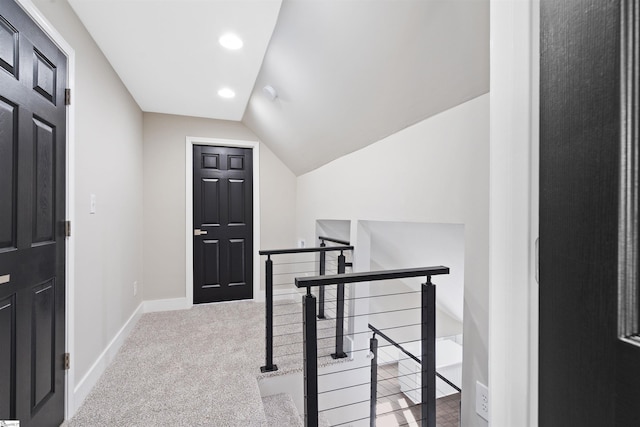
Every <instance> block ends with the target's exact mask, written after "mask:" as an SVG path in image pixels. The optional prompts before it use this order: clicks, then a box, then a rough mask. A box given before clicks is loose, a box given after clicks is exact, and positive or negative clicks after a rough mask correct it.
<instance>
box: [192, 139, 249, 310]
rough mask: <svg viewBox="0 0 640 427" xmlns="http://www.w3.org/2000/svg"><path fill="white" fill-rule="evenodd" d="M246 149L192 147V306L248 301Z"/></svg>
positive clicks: (247, 178)
mask: <svg viewBox="0 0 640 427" xmlns="http://www.w3.org/2000/svg"><path fill="white" fill-rule="evenodd" d="M251 154H252V153H251V149H244V148H230V147H211V146H194V147H193V156H194V157H193V202H194V207H193V224H194V228H196V229H197V230H201V231H202V233H204V234H202V235H195V236H194V239H193V250H194V257H193V259H194V266H193V268H194V274H193V276H194V292H193V295H194V303H196V304H197V303H206V302H217V301H229V300H236V299H247V298H252V297H253V281H252V278H253V262H252V256H253V177H252V174H253V159H252V157H251Z"/></svg>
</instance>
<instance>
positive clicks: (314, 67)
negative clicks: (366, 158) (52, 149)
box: [69, 0, 489, 175]
mask: <svg viewBox="0 0 640 427" xmlns="http://www.w3.org/2000/svg"><path fill="white" fill-rule="evenodd" d="M69 2H70V4H71V5H72V6H73V8H74V10H75V11H76V13H77V14H78V16H79V17H80V19H81V20H82V21H83V23H84V24H85V26H86V27H87V29H88V30H89V32H90V33H91V34H92V36H93V37H94V39H95V40H96V42H97V43H98V45H99V46H100V47H101V49H102V50H103V52H104V53H105V55H106V56H107V58H108V59H109V61H110V62H111V63H112V65H113V67H114V69H115V70H116V72H117V73H118V74H119V75H120V77H121V79H122V80H123V82H124V84H125V85H126V86H127V88H128V89H129V91H130V92H131V94H132V95H133V97H134V98H135V99H136V101H137V102H138V104H139V105H140V107H141V108H142V110H143V111H150V112H161V113H167V114H177V115H187V116H199V117H209V118H215V119H225V120H241V121H242V122H243V123H244V124H245V125H246V126H247V127H249V128H250V129H251V130H252V131H253V132H254V133H255V134H256V135H257V136H258V137H259V138H260V140H261V141H262V142H264V143H265V144H266V145H267V146H268V147H269V148H270V149H271V150H272V151H273V152H274V153H275V154H276V155H277V156H278V157H279V158H280V159H281V160H282V161H283V162H284V163H285V164H286V165H287V166H288V167H289V168H290V169H291V170H292V171H293V172H294V173H295V174H296V175H300V174H303V173H306V172H308V171H311V170H313V169H315V168H317V167H319V166H322V165H323V164H326V163H328V162H330V161H332V160H334V159H336V158H338V157H341V156H343V155H345V154H347V153H350V152H353V151H356V150H358V149H360V148H362V147H365V146H366V145H369V144H371V143H373V142H376V141H378V140H380V139H382V138H384V137H385V136H388V135H390V134H393V133H395V132H397V131H399V130H401V129H403V128H405V127H407V126H410V125H412V124H414V123H417V122H419V121H421V120H424V119H425V118H428V117H430V116H432V115H435V114H438V113H440V112H442V111H445V110H447V109H449V108H451V107H454V106H456V105H459V104H461V103H463V102H465V101H467V100H470V99H472V98H475V97H477V96H479V95H481V94H483V93H486V92H488V90H489V1H488V0H283V1H282V2H281V3H280V1H279V0H277V1H276V0H69ZM228 30H234V31H236V32H238V33H240V34H241V36H242V37H243V38H245V47H244V48H243V50H242V51H240V52H232V53H229V52H224V51H222V50H221V48H220V47H219V46H218V45H217V38H218V37H219V34H221V33H222V32H224V31H228ZM265 52H266V53H265ZM234 79H235V80H234ZM224 85H234V89H235V90H236V93H237V95H236V98H235V99H234V100H232V101H230V100H220V99H218V98H217V97H216V96H215V93H216V91H217V89H218V88H219V87H222V86H224ZM265 85H270V86H272V87H273V88H274V89H275V90H276V91H277V93H278V97H277V98H276V99H275V100H273V101H272V100H270V99H268V97H267V96H265V93H264V92H263V87H264V86H265ZM461 125H463V124H461Z"/></svg>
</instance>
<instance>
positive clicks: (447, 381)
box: [368, 323, 462, 393]
mask: <svg viewBox="0 0 640 427" xmlns="http://www.w3.org/2000/svg"><path fill="white" fill-rule="evenodd" d="M368 325H369V329H371V330H372V331H373V333H374V334H378V335H380V336H381V337H382V338H384V339H385V340H386V341H388V342H389V343H390V344H392V345H393V346H394V347H396V348H397V349H398V350H400V351H402V352H403V353H404V354H406V355H407V356H409V357H410V358H412V359H413V360H415V361H416V362H418V363H422V362H420V359H418V357H417V356H414V355H413V354H412V353H411V352H410V351H408V350H405V348H404V347H402V345H401V344H398V343H397V342H396V341H395V340H393V339H392V338H389V336H387V335H386V334H384V333H382V331H380V329H378V328H376V327H375V326H373V325H372V324H371V323H369V324H368ZM436 377H438V378H440V379H441V380H442V381H444V382H445V383H447V384H449V385H450V386H451V387H453V388H454V389H456V390H457V391H458V392H459V393H460V392H462V390H461V389H460V388H459V387H458V386H457V385H455V384H454V383H452V382H451V381H449V380H448V379H447V378H445V377H443V376H442V375H441V374H440V373H439V372H438V371H436Z"/></svg>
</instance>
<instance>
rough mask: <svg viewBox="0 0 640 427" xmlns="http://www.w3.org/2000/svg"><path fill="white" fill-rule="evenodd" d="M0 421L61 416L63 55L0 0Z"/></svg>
mask: <svg viewBox="0 0 640 427" xmlns="http://www.w3.org/2000/svg"><path fill="white" fill-rule="evenodd" d="M0 44H1V46H2V47H0V135H1V136H2V137H1V138H0V277H6V276H5V275H9V276H10V280H9V281H8V282H7V283H4V284H0V320H1V322H2V323H1V324H0V341H1V342H2V344H0V346H1V349H0V363H1V366H0V393H1V395H0V402H1V403H0V420H5V419H18V420H20V425H21V426H22V427H25V426H26V427H36V426H37V427H49V426H51V427H53V426H56V427H57V426H59V425H60V423H61V422H62V421H63V418H64V364H63V361H64V351H65V336H64V333H65V323H64V321H65V316H64V312H65V307H64V302H65V275H64V268H65V236H64V227H63V222H64V219H65V157H66V153H65V142H66V141H65V138H66V136H65V127H66V107H65V105H64V89H65V79H66V77H65V76H66V74H67V68H66V67H67V64H66V61H67V60H66V57H65V56H64V55H63V54H62V52H61V51H60V50H59V49H58V48H57V47H56V46H55V44H54V43H53V42H51V40H49V39H48V38H47V37H46V35H45V34H44V33H43V32H42V31H41V30H40V29H39V27H38V26H37V25H36V24H35V23H34V22H33V21H31V19H30V18H29V17H28V16H27V15H26V14H25V13H24V12H23V11H22V9H21V8H20V7H19V6H18V5H17V4H16V3H15V2H14V1H12V0H11V1H3V2H0Z"/></svg>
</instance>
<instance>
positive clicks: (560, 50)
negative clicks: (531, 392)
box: [539, 0, 640, 427]
mask: <svg viewBox="0 0 640 427" xmlns="http://www.w3.org/2000/svg"><path fill="white" fill-rule="evenodd" d="M632 3H633V2H631V1H629V2H627V1H613V0H609V1H601V0H590V1H589V0H581V1H575V0H543V1H542V2H541V39H540V49H541V57H540V246H539V250H540V258H539V259H540V329H539V336H540V346H539V351H540V358H539V424H540V426H541V427H547V426H558V427H561V426H562V427H564V426H581V427H596V426H597V427H601V426H618V427H628V426H636V425H640V412H638V410H637V404H638V396H640V363H639V361H640V346H638V345H632V344H629V343H627V342H625V341H624V340H623V339H621V335H620V333H619V331H620V330H619V319H620V317H621V316H622V315H623V314H624V309H623V308H622V306H621V305H620V304H619V296H620V295H621V292H620V288H619V284H620V279H621V277H622V275H623V274H622V272H623V271H624V270H626V269H630V268H631V269H636V270H637V264H638V259H637V254H638V253H637V252H635V253H634V254H633V257H632V258H631V259H628V260H626V261H624V262H622V263H621V262H620V256H619V251H620V250H621V244H620V243H621V241H622V239H626V238H627V237H630V240H634V241H637V238H638V236H637V230H638V228H637V224H638V217H637V212H636V213H635V216H633V217H630V218H629V223H633V226H632V227H627V228H626V229H625V227H621V225H623V224H621V222H620V218H621V216H620V215H621V209H620V206H621V203H620V202H621V195H622V194H623V192H625V191H627V189H626V188H625V187H624V185H625V184H624V180H621V177H622V176H623V175H624V174H623V173H622V172H623V171H624V170H625V166H624V163H625V162H627V160H628V158H629V156H628V155H627V154H625V155H623V153H622V152H621V147H622V146H623V135H622V134H621V129H623V128H624V127H625V126H626V124H627V122H629V123H631V122H633V123H635V125H633V126H634V129H633V131H632V132H631V134H632V136H631V139H632V141H631V145H632V147H633V150H632V157H636V160H635V162H636V163H637V153H638V151H637V150H638V148H637V147H638V139H637V138H638V133H637V129H638V128H637V123H638V118H637V116H638V104H637V102H638V98H637V90H638V88H639V87H640V86H638V84H637V79H638V73H637V69H636V70H635V71H634V72H633V73H632V74H633V78H632V80H634V82H633V83H632V84H631V85H630V86H625V85H622V84H621V76H622V75H623V74H624V73H626V72H627V68H626V67H622V66H621V60H624V58H625V55H627V54H628V52H627V50H626V49H621V45H622V43H623V31H622V28H623V22H624V21H626V20H630V21H629V22H634V23H635V24H634V25H636V27H637V23H638V16H639V15H638V12H637V11H635V12H633V13H629V11H630V10H632V8H624V6H623V5H625V4H632ZM636 3H637V2H636ZM634 7H636V6H634ZM621 17H624V18H623V19H622V20H621ZM637 34H638V32H637V30H636V32H635V36H633V37H631V42H632V44H633V43H636V45H635V46H632V47H631V48H630V50H629V51H632V52H636V55H637V51H638V45H637ZM629 64H633V66H634V67H638V63H637V56H636V58H635V60H631V61H630V62H629ZM621 93H622V94H623V95H622V96H623V97H625V98H628V99H631V100H632V102H631V103H630V104H629V105H626V106H625V107H624V108H623V107H622V105H623V103H622V102H621V101H622V100H621ZM625 115H628V116H625ZM633 153H635V154H633ZM630 185H632V186H634V189H633V191H632V193H635V194H636V196H635V200H638V198H637V197H638V196H637V194H638V188H637V186H638V182H637V180H635V181H634V182H631V183H630ZM625 233H630V234H632V235H631V236H625ZM623 246H624V245H623ZM636 280H637V277H636ZM622 338H624V337H622Z"/></svg>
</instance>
